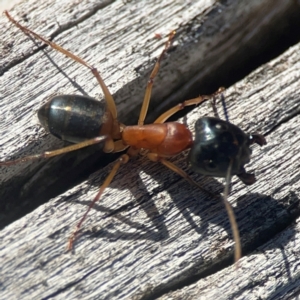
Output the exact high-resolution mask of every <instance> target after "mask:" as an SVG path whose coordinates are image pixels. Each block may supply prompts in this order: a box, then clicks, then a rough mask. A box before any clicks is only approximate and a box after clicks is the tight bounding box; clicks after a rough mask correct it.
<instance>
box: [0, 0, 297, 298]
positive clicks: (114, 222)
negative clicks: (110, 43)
mask: <svg viewBox="0 0 300 300" xmlns="http://www.w3.org/2000/svg"><path fill="white" fill-rule="evenodd" d="M116 3H119V2H116ZM133 4H136V3H135V2H134V3H133ZM70 40H73V39H70ZM85 45H87V43H85ZM68 47H69V46H68ZM178 47H179V46H178ZM299 47H300V46H299V45H297V46H295V47H293V48H291V49H290V50H288V51H287V52H286V53H284V54H283V55H282V56H281V57H279V58H278V59H275V60H274V61H272V62H270V63H268V64H266V65H264V66H262V67H261V68H259V69H258V70H256V71H255V72H253V73H252V74H250V75H249V76H247V77H246V78H245V79H244V80H242V81H240V82H239V83H237V84H235V85H234V86H233V87H231V88H229V89H228V91H226V101H227V105H228V110H229V113H230V120H231V121H232V122H233V123H234V124H237V125H239V126H241V127H242V128H243V129H244V130H247V131H249V132H253V131H259V132H261V133H264V134H266V136H267V140H268V145H267V146H266V147H264V148H262V149H258V148H257V147H256V148H255V149H254V154H253V159H252V161H251V163H250V164H249V166H248V167H247V169H249V170H256V174H257V178H258V182H257V184H255V185H254V186H251V187H245V186H244V185H243V184H241V183H240V182H238V181H237V180H236V179H234V180H233V187H232V192H231V196H230V199H229V200H230V202H231V203H232V204H233V206H234V207H235V213H236V215H237V218H238V223H239V228H240V231H241V235H242V244H243V249H244V252H245V253H248V252H250V251H252V250H253V249H255V248H256V247H257V246H258V245H259V244H262V243H264V242H265V241H266V240H268V239H269V238H270V237H271V236H273V235H274V234H275V233H276V232H278V231H280V230H282V228H284V227H286V226H287V225H288V224H290V223H291V222H293V220H294V219H295V218H296V217H297V216H298V215H299V171H298V170H299V168H298V167H299V151H298V149H299V145H298V139H297V136H295V133H297V132H298V130H299V117H298V115H299V99H300V97H299V91H298V88H297V86H298V85H299V76H300V72H299V53H300V52H299ZM75 48H76V45H75ZM157 49H160V46H157ZM157 51H158V52H159V50H157ZM176 51H179V50H175V53H176ZM79 52H80V51H79ZM179 52H180V51H179ZM172 53H173V52H172ZM172 53H171V54H170V56H169V58H168V59H169V60H171V61H172V64H173V60H172V55H175V54H172ZM155 54H156V53H155ZM38 55H39V54H36V55H33V56H29V58H28V59H37V57H36V56H38ZM87 55H89V54H87ZM54 56H56V54H54ZM154 56H155V55H154ZM154 56H153V57H154ZM43 57H44V55H42V54H41V55H40V56H39V57H38V58H39V60H40V59H42V60H43ZM173 57H174V56H173ZM168 59H167V60H166V61H165V64H168ZM39 60H36V61H35V64H37V62H38V61H39ZM26 61H27V59H26ZM22 64H23V62H22V63H20V65H22ZM27 64H29V62H26V65H27ZM67 65H68V66H66V69H68V70H69V71H68V72H70V74H71V73H72V68H75V69H76V68H77V66H76V65H74V66H73V65H72V64H70V63H67ZM29 66H30V64H29ZM69 68H71V69H69ZM163 68H166V69H167V70H168V71H165V72H170V69H169V67H168V66H167V65H164V66H163ZM163 68H162V69H163ZM23 70H25V71H26V70H27V69H26V68H24V67H23ZM52 72H55V71H52ZM6 74H7V72H6V73H5V74H4V75H6ZM86 74H87V75H86V76H88V72H86ZM22 76H23V75H22ZM40 76H41V75H40ZM56 76H58V75H57V74H54V75H53V77H56ZM3 78H5V80H7V79H6V77H3V76H2V78H1V80H2V79H3ZM24 78H27V79H26V80H29V79H28V77H27V76H25V77H24ZM38 78H39V77H36V78H35V80H37V79H38ZM47 78H49V77H48V76H47ZM3 80H4V79H3ZM62 80H63V79H61V78H60V79H59V80H58V82H59V83H61V82H62ZM111 80H112V81H113V79H111ZM76 81H77V78H76ZM108 81H109V79H108ZM4 82H8V81H4ZM25 82H26V81H25ZM89 84H91V80H87V85H85V89H87V90H88V91H89ZM158 84H159V83H158ZM36 85H37V86H39V82H37V84H36ZM21 86H26V84H25V83H23V84H22V85H21ZM63 87H64V85H63V84H62V86H61V88H63ZM72 88H73V87H70V89H71V90H72ZM94 88H95V89H98V87H97V86H95V87H94ZM46 89H47V84H46ZM90 89H91V91H92V90H93V88H90ZM15 90H16V91H18V90H17V89H16V88H15ZM50 90H51V89H50ZM50 90H49V93H51V92H50ZM89 93H90V92H89ZM91 93H92V92H91ZM96 93H97V92H96ZM5 99H7V97H6V98H5ZM28 99H30V98H26V99H25V100H24V101H26V100H27V102H28ZM25 103H26V102H25ZM20 105H24V104H20ZM31 105H32V106H33V104H28V106H25V109H29V108H31ZM35 105H36V107H38V104H35ZM27 107H28V108H27ZM29 110H30V109H29ZM18 111H19V112H20V115H17V116H16V115H13V113H17V112H18ZM23 111H24V110H21V111H20V110H19V109H17V108H13V109H12V110H8V112H7V113H6V114H5V115H4V116H5V118H6V117H7V116H9V115H13V116H14V118H17V119H20V120H22V118H23V117H24V116H26V117H25V121H22V122H23V123H21V124H20V125H19V126H20V128H22V129H23V130H24V129H25V130H24V132H25V134H24V132H23V133H22V136H24V137H26V139H24V140H25V142H24V143H30V140H34V142H33V143H31V144H36V143H38V142H37V140H38V139H37V138H39V137H40V136H39V135H41V136H44V139H45V138H46V137H45V133H44V132H43V131H42V130H40V129H38V130H37V129H36V128H38V127H37V126H36V125H34V126H33V125H32V124H31V125H27V122H28V123H29V122H31V121H29V120H30V119H31V116H27V114H26V113H25V114H24V112H23ZM209 113H210V108H209V106H206V105H203V106H200V107H198V108H196V109H194V110H193V111H192V112H191V113H189V114H188V115H187V116H186V117H184V119H183V120H181V121H182V122H186V123H187V124H188V125H189V127H190V128H191V129H193V124H194V122H195V120H196V119H198V118H199V117H200V116H202V115H205V114H209ZM12 119H13V118H11V119H9V120H10V122H11V120H12ZM25 123H26V126H28V127H26V126H25V125H24V124H25ZM1 124H2V122H1ZM29 124H30V123H29ZM30 126H33V128H35V129H34V130H33V129H30ZM26 128H29V129H30V130H31V131H30V130H29V129H27V130H29V131H27V132H29V133H30V132H31V134H28V133H27V134H26ZM7 130H9V129H8V128H7V127H6V128H4V130H3V133H2V135H1V140H3V141H5V145H7V143H8V141H9V140H12V135H15V134H16V133H14V134H12V133H10V135H7V136H6V135H5V134H6V131H7ZM35 130H37V133H35V134H34V135H33V133H34V132H35ZM15 132H17V131H15ZM9 136H10V137H9ZM8 137H9V138H8ZM35 137H37V138H36V139H35ZM7 139H8V141H7ZM26 141H27V142H26ZM18 143H19V144H20V149H22V148H23V147H24V144H22V143H21V142H20V141H19V142H18ZM44 143H45V142H42V146H45V144H44ZM42 146H39V145H35V146H32V147H33V148H32V149H29V150H28V151H31V150H39V149H42ZM15 147H17V148H18V147H19V145H16V146H15ZM38 147H40V148H38ZM52 147H53V144H52ZM9 149H10V148H3V149H1V150H2V151H3V154H2V155H3V156H2V157H5V158H6V157H7V155H8V153H7V151H9ZM22 151H23V150H22ZM185 156H186V155H185V154H182V155H179V156H178V157H176V158H174V159H173V161H174V162H176V163H177V164H178V165H179V166H181V167H182V168H185V169H186V166H185V160H186V158H185ZM21 168H23V167H21ZM26 168H33V167H32V166H31V165H30V166H27V167H26ZM110 168H111V166H108V167H105V168H103V169H102V170H100V171H99V172H97V173H95V174H93V175H91V176H90V177H89V179H88V180H87V181H84V182H82V183H81V184H79V185H77V186H75V187H74V188H71V189H69V190H68V191H66V192H65V193H63V194H61V195H59V196H58V197H56V198H54V199H52V200H50V201H48V202H47V203H46V204H44V205H42V206H40V207H39V208H37V209H36V210H35V211H34V212H32V213H31V214H28V215H26V216H25V217H24V218H22V219H20V220H18V221H17V222H14V223H12V224H11V225H9V226H7V227H6V228H4V229H3V230H2V231H1V233H0V239H1V248H0V256H1V261H2V262H3V263H2V268H1V281H2V290H1V292H0V293H1V297H3V298H10V299H13V298H20V297H22V298H23V299H26V298H29V299H40V298H50V297H55V298H57V299H65V298H79V297H84V298H86V299H97V298H102V299H111V298H118V299H122V298H125V299H126V298H136V299H140V298H144V299H145V298H147V297H150V298H151V297H154V296H155V295H159V294H161V293H163V292H164V291H166V290H169V289H170V288H175V287H176V286H177V285H178V284H180V283H182V282H184V281H187V280H191V278H193V277H194V276H195V275H196V274H198V275H199V274H200V275H199V276H203V274H206V273H207V272H212V270H213V269H214V268H216V267H218V266H220V265H222V264H228V263H229V261H231V256H232V252H233V242H232V237H231V230H230V226H229V222H228V219H227V215H226V212H225V211H224V208H223V206H222V204H221V203H218V202H213V201H212V200H211V199H208V198H207V195H205V194H204V193H202V192H201V191H199V190H196V189H194V188H193V187H191V186H189V185H188V184H187V183H186V182H185V181H183V180H181V179H180V178H178V176H177V175H176V174H173V173H172V172H169V171H167V170H165V169H164V168H163V167H162V166H160V165H157V164H154V163H150V162H148V161H147V160H146V159H144V158H138V159H136V160H134V161H132V162H130V164H128V165H126V166H124V167H123V168H122V169H121V171H120V172H119V174H118V175H117V176H116V178H115V180H114V182H113V184H112V185H111V187H110V188H109V189H107V191H106V193H105V195H104V196H103V197H102V199H101V201H100V202H99V204H98V205H97V206H96V208H95V210H93V211H92V212H91V214H90V215H89V218H88V220H87V222H86V223H85V224H84V226H83V230H82V235H81V236H80V238H79V239H78V241H77V243H76V245H75V252H74V253H67V252H65V245H66V241H67V238H68V236H69V234H70V232H71V231H72V228H73V226H74V225H75V224H76V221H77V220H78V219H79V218H80V216H82V214H83V213H84V211H85V209H86V207H87V204H88V203H89V201H90V200H91V199H92V197H93V195H95V193H96V191H97V189H98V186H99V185H100V184H101V182H103V180H104V177H105V176H106V174H107V172H108V171H109V169H110ZM0 171H1V180H2V178H3V180H4V179H5V177H6V176H8V177H9V176H15V174H13V171H12V170H11V169H7V168H6V169H5V170H3V169H1V170H0ZM26 171H27V169H23V171H22V172H26ZM10 172H11V173H10ZM190 174H192V172H190ZM192 176H193V178H194V179H195V180H197V181H199V182H201V183H202V184H203V185H204V186H205V187H206V188H207V189H209V190H212V191H222V190H223V187H222V184H221V183H220V181H219V180H216V179H209V178H203V177H201V176H200V175H195V174H193V175H192ZM221 182H222V181H221ZM37 188H39V186H37ZM2 190H3V189H2Z"/></svg>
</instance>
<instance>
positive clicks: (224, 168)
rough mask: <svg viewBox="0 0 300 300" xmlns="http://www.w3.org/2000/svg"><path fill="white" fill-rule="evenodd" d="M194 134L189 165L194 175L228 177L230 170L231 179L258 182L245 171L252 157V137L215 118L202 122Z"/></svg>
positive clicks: (247, 182) (196, 125)
mask: <svg viewBox="0 0 300 300" xmlns="http://www.w3.org/2000/svg"><path fill="white" fill-rule="evenodd" d="M195 132H196V133H195V141H194V144H193V146H192V148H191V150H190V153H189V155H188V163H189V165H190V167H191V168H192V169H193V170H194V171H195V172H197V173H200V174H203V175H209V176H214V177H226V175H227V172H228V169H229V168H231V175H238V176H239V177H240V179H241V180H242V181H243V182H244V183H245V184H252V183H254V182H255V177H254V175H252V174H247V173H246V172H245V169H244V165H245V164H246V163H248V162H249V161H250V155H251V153H252V151H251V149H250V147H249V146H250V144H251V143H252V141H251V136H249V135H247V134H246V133H245V132H243V131H242V130H241V129H240V128H239V127H237V126H235V125H233V124H231V123H229V122H227V121H223V120H220V119H218V118H212V117H203V118H200V119H199V120H198V121H197V122H196V124H195ZM230 164H232V165H231V166H230Z"/></svg>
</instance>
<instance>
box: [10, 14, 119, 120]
mask: <svg viewBox="0 0 300 300" xmlns="http://www.w3.org/2000/svg"><path fill="white" fill-rule="evenodd" d="M4 14H5V15H6V17H7V18H8V19H9V20H10V21H11V22H12V23H13V24H15V25H16V26H17V27H18V28H19V29H21V30H22V31H23V32H24V33H25V34H28V35H32V36H33V37H35V38H36V39H38V40H41V41H42V42H44V43H45V44H47V45H49V46H50V47H52V48H53V49H55V50H57V51H59V52H61V53H62V54H64V55H66V56H68V57H70V58H71V59H73V60H75V61H77V62H78V63H80V64H82V65H84V66H85V67H87V68H88V69H90V70H91V72H92V73H93V75H94V76H95V77H96V79H97V81H98V83H99V84H100V86H101V89H102V91H103V93H104V97H105V101H106V103H107V107H108V109H109V111H110V112H111V114H112V116H113V119H114V120H115V121H116V120H117V108H116V104H115V101H114V99H113V97H112V95H111V93H110V92H109V90H108V88H107V86H106V85H105V83H104V81H103V79H102V77H101V75H100V73H99V72H98V70H97V69H96V68H94V67H93V66H90V65H89V64H88V63H86V62H85V61H84V60H83V59H82V58H80V57H79V56H77V55H75V54H73V53H71V52H70V51H68V50H66V49H64V48H63V47H61V46H59V45H57V44H55V43H54V42H51V41H49V40H47V39H45V38H43V37H42V36H40V35H39V34H37V33H35V32H33V31H32V30H30V29H28V28H27V27H24V26H22V25H21V24H20V23H19V22H17V21H16V20H15V19H14V18H13V17H12V16H11V15H10V14H9V13H8V11H6V10H5V11H4Z"/></svg>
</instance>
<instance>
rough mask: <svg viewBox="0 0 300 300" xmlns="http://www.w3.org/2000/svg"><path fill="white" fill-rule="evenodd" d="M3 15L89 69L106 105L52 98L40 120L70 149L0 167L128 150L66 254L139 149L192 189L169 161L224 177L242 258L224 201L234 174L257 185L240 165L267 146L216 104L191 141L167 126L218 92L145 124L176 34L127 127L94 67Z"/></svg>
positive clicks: (176, 126) (183, 130)
mask: <svg viewBox="0 0 300 300" xmlns="http://www.w3.org/2000/svg"><path fill="white" fill-rule="evenodd" d="M4 13H5V15H6V16H7V18H8V19H9V20H10V21H11V22H12V23H13V24H15V25H16V26H17V27H18V28H19V29H21V30H22V31H23V32H24V33H25V34H28V35H31V36H33V37H35V38H36V39H39V40H41V41H42V42H44V43H45V44H47V45H49V46H50V47H52V48H53V49H55V50H57V51H59V52H61V53H62V54H65V55H66V56H68V57H70V58H71V59H73V60H74V61H77V62H78V63H80V64H82V65H84V66H85V67H87V68H88V69H90V70H91V72H92V73H93V75H94V76H95V77H96V79H97V81H98V83H99V84H100V86H101V89H102V91H103V93H104V96H105V103H102V102H99V101H97V100H95V99H92V98H89V97H86V96H78V95H60V96H55V97H53V98H52V99H50V100H49V101H48V102H47V103H46V104H44V105H43V106H42V107H41V108H40V109H39V111H38V118H39V120H40V123H41V124H42V126H43V127H44V128H45V129H46V130H47V131H49V132H50V133H51V134H53V135H54V136H56V137H58V138H60V139H62V140H65V141H68V142H72V143H74V144H73V145H71V146H68V147H64V148H61V149H58V150H54V151H47V152H44V153H42V154H36V155H31V156H27V157H23V158H20V159H16V160H11V161H6V162H1V163H0V166H10V165H13V164H17V163H19V162H26V161H31V160H35V159H40V158H48V157H52V156H56V155H59V154H63V153H67V152H70V151H74V150H77V149H80V148H84V147H87V146H90V145H93V144H97V143H100V142H103V143H104V147H103V151H104V152H106V153H109V152H121V151H124V150H126V153H125V154H122V155H121V156H120V157H119V159H117V161H116V162H115V163H114V165H113V168H112V170H111V171H110V173H109V175H108V176H107V178H106V179H105V181H104V183H103V184H102V186H101V187H100V189H99V192H98V193H97V195H96V196H95V198H94V199H93V201H92V202H91V204H90V205H89V208H88V209H87V211H86V212H85V214H84V215H83V217H82V218H81V220H80V221H79V223H78V224H77V226H76V228H75V230H74V232H73V233H72V235H71V236H70V238H69V241H68V249H69V250H70V249H72V247H73V243H74V241H75V239H76V236H77V233H78V231H79V229H80V227H81V225H82V223H83V222H84V220H85V219H86V217H87V214H88V212H89V211H90V210H91V208H92V207H93V206H94V204H95V203H96V202H97V201H98V200H99V199H100V197H101V195H102V193H103V191H104V190H105V189H106V188H107V187H108V186H109V184H110V183H111V182H112V180H113V178H114V176H115V174H116V173H117V171H118V169H119V168H120V166H121V165H122V164H126V163H127V162H128V161H129V159H130V158H131V157H133V156H136V155H138V154H140V153H141V150H143V151H142V154H143V155H147V157H148V158H149V159H150V160H151V161H154V162H160V163H162V164H163V165H165V166H166V167H167V168H169V169H170V170H172V171H174V172H176V173H177V174H179V175H180V176H182V177H183V178H184V179H186V180H187V181H189V182H190V183H191V184H193V185H195V186H197V187H198V188H200V189H203V188H202V187H201V186H200V185H199V184H198V183H196V182H195V181H194V180H193V179H192V178H190V177H189V176H188V174H187V173H186V172H185V171H183V170H182V169H180V168H179V167H177V166H176V165H174V164H173V163H172V162H170V161H168V160H167V158H168V157H171V156H174V155H177V154H179V153H181V152H182V151H184V150H187V149H190V152H189V154H188V164H189V166H190V167H191V168H192V169H193V170H194V171H195V172H198V173H201V174H204V175H209V176H215V177H225V178H226V185H225V192H224V203H225V206H226V209H227V212H228V215H229V219H230V223H231V226H232V230H233V234H234V239H235V260H238V259H239V258H240V256H241V246H240V241H239V232H238V228H237V225H236V221H235V217H234V213H233V210H232V208H231V205H230V204H229V202H228V201H227V197H228V189H229V184H230V181H231V176H232V175H237V176H238V177H239V178H240V179H241V181H242V182H244V183H245V184H247V185H250V184H253V183H254V182H255V176H254V175H253V174H249V173H246V171H245V169H244V165H245V164H246V163H248V162H249V161H250V155H251V149H250V148H249V146H250V145H251V144H253V143H257V144H259V145H260V146H262V145H264V144H265V143H266V141H265V138H264V137H263V136H262V135H260V134H252V135H247V134H246V133H244V132H243V131H242V130H241V129H240V128H238V127H237V126H235V125H233V124H231V123H229V122H228V120H226V121H223V120H221V119H220V118H219V117H218V116H217V111H216V107H215V101H214V102H213V107H214V111H215V115H216V117H202V118H200V119H199V120H198V121H197V122H196V125H195V139H194V140H193V136H192V133H191V132H190V130H189V129H188V128H187V127H186V126H185V125H184V124H181V123H178V122H166V121H167V119H168V118H169V117H171V116H172V115H174V114H175V113H177V112H178V111H180V110H182V109H184V108H185V107H187V106H191V105H197V104H200V103H202V102H204V101H206V100H208V99H211V98H212V99H214V100H215V96H216V95H217V94H220V93H221V96H222V97H223V94H222V91H223V89H222V88H221V89H219V91H217V92H216V93H214V94H212V95H204V96H199V97H197V98H194V99H190V100H186V101H184V102H183V103H181V104H178V105H176V106H175V107H173V108H171V109H169V110H168V111H166V112H165V113H163V114H162V115H161V116H159V117H158V118H157V119H156V120H155V121H154V123H153V124H148V125H144V121H145V117H146V114H147V111H148V106H149V102H150V98H151V91H152V86H153V81H154V78H155V77H156V75H157V73H158V70H159V67H160V63H161V60H162V58H163V56H164V54H165V52H166V51H167V50H168V49H169V47H170V45H171V42H172V39H173V37H174V35H175V31H172V32H171V33H170V34H169V36H168V40H167V42H166V44H165V46H164V49H163V51H162V53H161V54H160V56H159V57H158V59H157V61H156V63H155V66H154V68H153V70H152V72H151V75H150V78H149V80H148V83H147V87H146V92H145V96H144V101H143V104H142V108H141V111H140V115H139V120H138V124H137V125H134V126H125V125H123V124H121V123H120V122H119V121H118V117H117V109H116V105H115V102H114V99H113V97H112V95H111V94H110V92H109V90H108V88H107V86H106V85H105V83H104V81H103V79H102V77H101V75H100V73H99V72H98V71H97V69H96V68H94V67H92V66H90V65H89V64H87V63H86V62H85V61H84V60H83V59H81V58H80V57H78V56H76V55H74V54H73V53H71V52H69V51H68V50H66V49H64V48H62V47H61V46H59V45H57V44H55V43H54V42H51V41H48V40H46V39H44V38H43V37H41V36H40V35H38V34H36V33H34V32H33V31H31V30H30V29H28V28H26V27H24V26H22V25H21V24H20V23H18V22H17V21H16V20H14V19H13V18H12V17H11V16H10V14H9V13H8V12H7V11H5V12H4Z"/></svg>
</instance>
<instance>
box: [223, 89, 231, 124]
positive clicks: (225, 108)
mask: <svg viewBox="0 0 300 300" xmlns="http://www.w3.org/2000/svg"><path fill="white" fill-rule="evenodd" d="M221 102H222V107H223V112H224V116H225V120H226V122H229V117H228V111H227V107H226V103H225V97H224V94H223V93H222V94H221Z"/></svg>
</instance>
